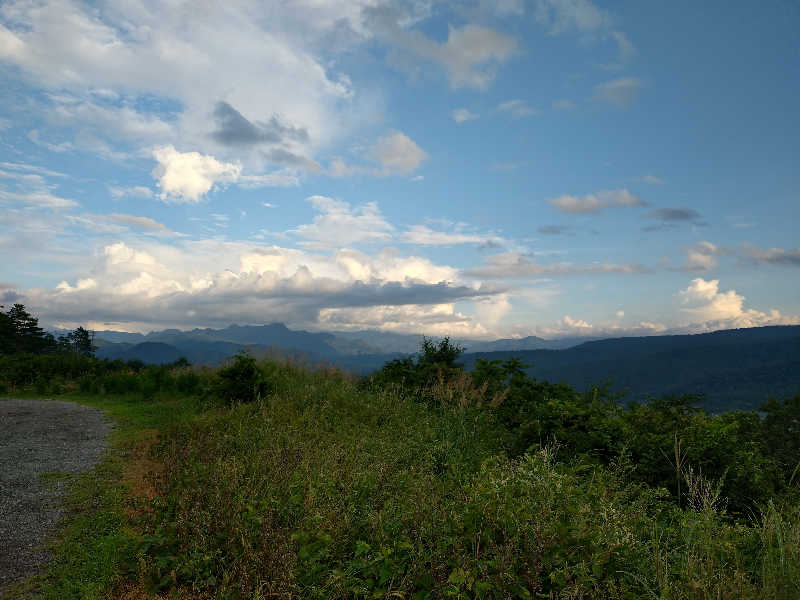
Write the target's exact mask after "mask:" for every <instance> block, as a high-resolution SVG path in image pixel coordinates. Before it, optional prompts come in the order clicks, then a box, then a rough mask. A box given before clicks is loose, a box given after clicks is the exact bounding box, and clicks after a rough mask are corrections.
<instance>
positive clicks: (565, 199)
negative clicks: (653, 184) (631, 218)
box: [548, 189, 646, 214]
mask: <svg viewBox="0 0 800 600" xmlns="http://www.w3.org/2000/svg"><path fill="white" fill-rule="evenodd" d="M548 202H549V203H550V205H551V206H552V207H553V208H555V209H557V210H559V211H561V212H563V213H567V214H586V213H598V212H602V211H604V210H606V209H609V208H623V207H628V206H646V203H645V202H643V201H642V200H640V199H639V198H637V197H636V196H634V195H633V194H631V193H630V192H629V191H628V190H626V189H620V190H610V191H602V192H597V193H594V194H587V195H585V196H572V195H569V194H565V195H563V196H559V197H558V198H551V199H550V200H548Z"/></svg>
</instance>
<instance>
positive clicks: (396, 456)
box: [143, 364, 800, 599]
mask: <svg viewBox="0 0 800 600" xmlns="http://www.w3.org/2000/svg"><path fill="white" fill-rule="evenodd" d="M264 368H265V369H266V371H267V380H268V381H270V382H271V386H272V387H271V391H270V393H269V394H268V396H267V397H266V398H265V399H263V400H262V401H260V402H258V403H255V404H250V405H243V406H237V407H234V408H232V409H230V410H217V411H212V412H208V413H206V414H204V415H202V416H199V417H198V418H197V419H195V420H193V421H188V422H184V423H182V424H180V425H177V426H176V427H174V428H172V429H171V431H170V432H169V433H168V434H167V435H166V436H165V438H164V440H163V442H162V444H161V446H160V448H159V452H160V454H161V456H162V457H163V461H164V464H165V470H164V472H163V474H162V479H161V483H160V487H159V489H160V493H161V496H160V502H159V507H158V511H157V512H155V513H153V514H152V515H151V520H150V526H149V531H148V537H147V539H148V540H149V546H148V547H147V551H146V553H145V555H144V557H143V558H144V563H143V564H144V566H145V571H146V572H147V574H148V575H149V577H150V585H151V586H152V587H153V588H154V589H176V588H177V589H183V590H188V591H191V592H192V593H208V594H211V595H214V596H216V597H231V598H267V597H275V595H286V596H287V597H288V596H293V597H303V598H353V597H358V598H376V597H381V598H383V597H399V598H445V597H454V598H459V597H461V598H471V597H486V598H534V597H544V598H641V597H654V598H687V599H688V598H753V599H755V598H776V599H777V598H782V599H789V598H796V597H798V594H800V587H798V586H800V583H799V582H800V566H798V565H799V564H800V563H798V560H797V559H798V554H797V552H798V548H800V539H798V535H800V520H799V519H798V515H797V512H784V513H782V512H780V511H778V510H777V509H775V507H774V506H768V507H765V512H764V514H763V515H759V516H756V517H754V519H753V520H752V521H751V522H749V523H744V522H741V521H739V522H736V521H731V520H729V519H726V518H724V514H723V512H722V508H721V505H720V504H719V503H716V502H713V501H711V500H710V499H709V497H707V494H706V492H707V490H709V489H711V488H712V487H713V485H712V484H710V483H709V482H706V481H705V480H703V479H702V478H700V477H696V478H695V480H694V484H695V487H696V489H695V490H694V491H693V492H692V493H693V494H694V496H693V498H694V500H693V503H692V506H691V507H689V508H684V509H681V508H679V507H678V506H676V505H675V503H674V502H673V501H671V500H670V499H669V497H668V494H667V492H666V491H664V490H659V489H653V488H649V487H648V486H646V485H644V484H637V483H632V481H633V479H632V478H631V477H630V476H629V475H630V473H631V470H632V468H633V467H632V465H630V464H626V463H625V461H624V460H623V461H618V462H617V463H615V464H614V465H612V466H611V467H610V468H605V467H601V466H598V465H596V464H582V463H581V462H580V461H574V462H570V463H564V462H557V461H556V459H555V455H556V453H555V452H554V451H552V450H549V449H547V448H545V449H542V450H539V451H532V452H530V453H526V454H524V455H522V456H521V457H520V458H517V459H510V458H508V457H507V455H506V454H505V453H504V452H503V451H502V448H501V445H500V443H499V440H498V439H497V438H496V435H494V433H495V431H496V428H495V427H494V424H493V423H491V422H490V421H488V420H487V418H486V413H485V412H481V411H478V410H477V409H476V408H475V407H473V406H471V405H469V403H455V404H451V405H440V406H438V407H436V408H431V407H430V406H428V405H424V404H420V403H418V402H415V401H413V400H410V399H404V398H402V397H400V396H398V395H396V394H393V393H390V392H381V391H370V390H364V389H360V388H359V387H358V386H356V385H355V383H354V382H353V381H351V380H349V379H348V378H347V377H344V376H341V375H339V374H336V373H330V372H323V371H318V372H306V371H302V370H299V369H294V368H292V367H287V366H279V365H274V364H272V365H268V366H266V367H264ZM704 494H706V495H704Z"/></svg>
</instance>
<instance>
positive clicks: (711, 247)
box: [684, 241, 730, 272]
mask: <svg viewBox="0 0 800 600" xmlns="http://www.w3.org/2000/svg"><path fill="white" fill-rule="evenodd" d="M728 254H730V251H729V250H727V249H726V248H720V247H719V246H717V245H715V244H712V243H711V242H706V241H703V242H697V243H696V244H694V245H692V246H690V247H688V248H686V264H685V265H684V270H686V271H698V272H699V271H711V270H713V269H715V268H716V267H717V265H718V264H719V260H718V257H719V256H727V255H728Z"/></svg>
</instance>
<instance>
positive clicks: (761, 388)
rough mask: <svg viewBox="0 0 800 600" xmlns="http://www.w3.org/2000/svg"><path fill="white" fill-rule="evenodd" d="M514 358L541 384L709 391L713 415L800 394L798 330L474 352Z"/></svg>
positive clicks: (642, 392)
mask: <svg viewBox="0 0 800 600" xmlns="http://www.w3.org/2000/svg"><path fill="white" fill-rule="evenodd" d="M511 356H516V357H518V358H520V359H522V361H523V362H524V363H525V364H527V365H529V368H528V373H529V374H531V375H533V376H534V377H536V378H538V379H544V380H547V381H553V382H560V381H563V382H566V383H568V384H569V385H571V386H573V387H575V388H577V389H585V388H586V387H587V386H589V385H593V384H600V383H602V382H603V381H610V382H611V386H612V389H613V390H615V391H618V392H624V393H625V394H626V399H627V400H636V401H643V400H646V399H647V398H649V397H661V396H665V395H669V394H676V395H682V394H690V393H696V394H703V395H704V396H705V401H704V405H705V406H706V407H708V408H709V409H710V410H715V411H721V410H731V409H734V408H754V407H756V406H758V404H760V403H761V402H762V401H764V400H766V399H767V398H768V397H771V396H775V397H781V396H787V395H792V394H795V393H797V391H798V390H800V327H798V326H776V327H757V328H750V329H732V330H725V331H715V332H712V333H704V334H695V335H669V336H652V337H640V338H634V337H631V338H617V339H607V340H597V341H592V342H586V343H584V344H580V345H578V346H575V347H573V348H568V349H565V350H559V351H552V350H533V351H514V352H484V353H469V354H465V355H464V356H463V357H462V362H463V363H464V365H465V367H466V368H468V369H471V368H472V367H473V366H474V364H475V362H476V361H477V359H479V358H482V359H485V360H505V359H507V358H509V357H511Z"/></svg>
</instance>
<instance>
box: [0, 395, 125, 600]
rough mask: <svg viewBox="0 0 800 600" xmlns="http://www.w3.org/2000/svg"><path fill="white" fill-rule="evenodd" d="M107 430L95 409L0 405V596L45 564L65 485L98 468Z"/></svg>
mask: <svg viewBox="0 0 800 600" xmlns="http://www.w3.org/2000/svg"><path fill="white" fill-rule="evenodd" d="M111 428H112V425H111V423H110V421H109V420H108V419H107V418H106V417H105V416H104V413H103V411H101V410H99V409H96V408H90V407H87V406H81V405H78V404H75V403H72V402H56V401H50V400H10V399H0V546H2V548H3V551H2V552H0V596H2V590H3V589H5V588H7V587H8V586H10V585H11V584H13V583H16V582H19V581H21V580H23V579H25V578H26V577H29V576H32V575H35V574H37V573H39V572H40V571H41V569H42V567H43V565H44V564H45V563H46V562H47V560H48V552H47V550H46V548H45V547H44V543H45V541H46V540H47V538H48V537H50V536H51V535H52V534H53V533H54V532H55V530H56V527H57V524H58V521H59V519H60V518H61V508H60V506H61V504H60V498H61V496H62V495H63V494H64V492H65V491H66V488H67V483H68V481H69V479H70V477H74V476H75V475H77V474H80V473H83V472H86V471H88V470H90V469H91V468H92V467H94V466H95V464H97V462H98V461H99V460H100V457H101V456H102V454H103V451H104V450H105V448H106V439H107V436H108V435H109V433H110V431H111Z"/></svg>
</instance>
